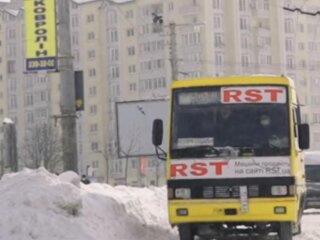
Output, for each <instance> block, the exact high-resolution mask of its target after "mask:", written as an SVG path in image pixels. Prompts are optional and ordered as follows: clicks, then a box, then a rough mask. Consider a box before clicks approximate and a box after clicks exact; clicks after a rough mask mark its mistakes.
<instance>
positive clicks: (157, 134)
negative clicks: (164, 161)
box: [152, 119, 163, 147]
mask: <svg viewBox="0 0 320 240" xmlns="http://www.w3.org/2000/svg"><path fill="white" fill-rule="evenodd" d="M162 138H163V122H162V120H161V119H155V120H153V126H152V143H153V145H155V146H156V147H159V146H160V145H161V144H162Z"/></svg>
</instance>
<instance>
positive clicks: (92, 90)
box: [89, 87, 97, 97]
mask: <svg viewBox="0 0 320 240" xmlns="http://www.w3.org/2000/svg"><path fill="white" fill-rule="evenodd" d="M96 95H97V88H96V87H90V88H89V96H90V97H94V96H96Z"/></svg>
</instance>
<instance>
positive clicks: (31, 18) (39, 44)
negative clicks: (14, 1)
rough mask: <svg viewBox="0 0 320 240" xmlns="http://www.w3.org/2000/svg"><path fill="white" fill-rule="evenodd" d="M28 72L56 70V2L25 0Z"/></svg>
mask: <svg viewBox="0 0 320 240" xmlns="http://www.w3.org/2000/svg"><path fill="white" fill-rule="evenodd" d="M24 10H25V21H26V23H25V26H26V27H25V29H26V64H27V66H26V70H27V71H37V70H56V69H57V44H56V4H55V0H24Z"/></svg>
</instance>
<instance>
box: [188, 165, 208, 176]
mask: <svg viewBox="0 0 320 240" xmlns="http://www.w3.org/2000/svg"><path fill="white" fill-rule="evenodd" d="M206 167H207V165H206V164H205V163H193V164H192V165H191V169H192V170H194V171H191V172H190V173H191V174H192V175H194V176H203V175H206V174H207V173H208V169H207V168H206Z"/></svg>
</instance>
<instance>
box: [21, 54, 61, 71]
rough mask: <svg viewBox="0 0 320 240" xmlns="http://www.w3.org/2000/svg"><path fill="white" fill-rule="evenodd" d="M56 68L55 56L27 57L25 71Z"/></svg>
mask: <svg viewBox="0 0 320 240" xmlns="http://www.w3.org/2000/svg"><path fill="white" fill-rule="evenodd" d="M56 69H57V59H56V58H55V57H46V58H32V59H27V71H36V70H56Z"/></svg>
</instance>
